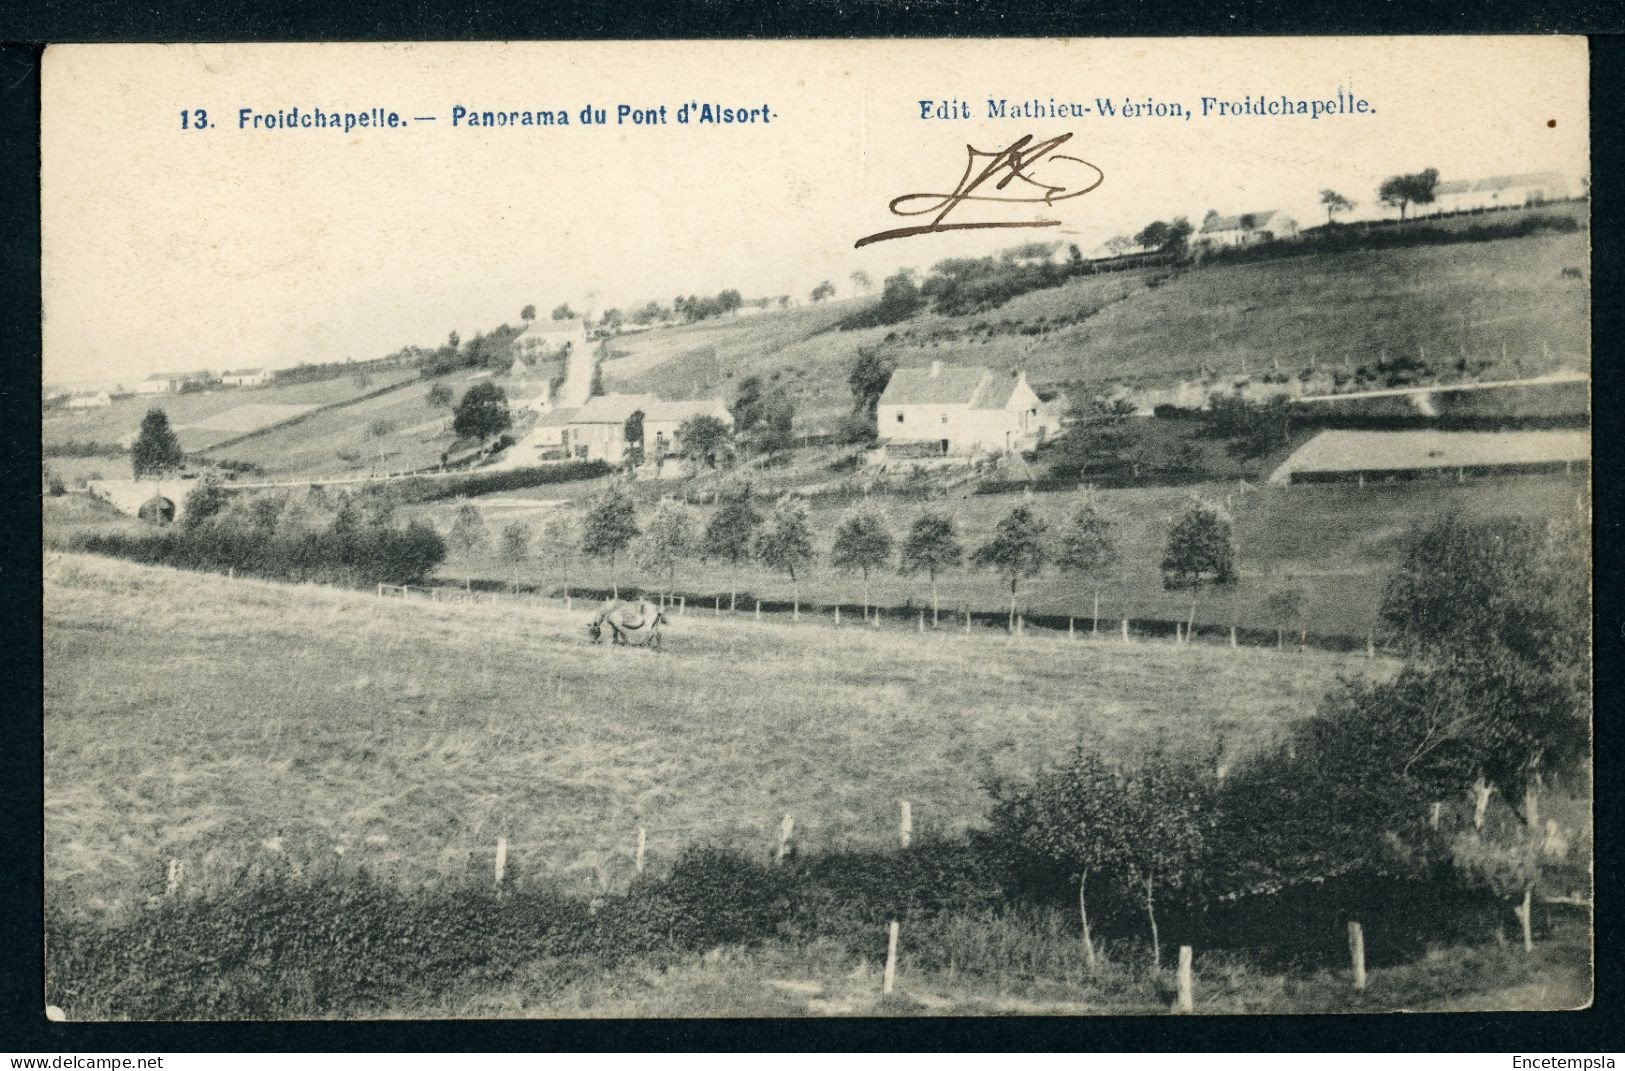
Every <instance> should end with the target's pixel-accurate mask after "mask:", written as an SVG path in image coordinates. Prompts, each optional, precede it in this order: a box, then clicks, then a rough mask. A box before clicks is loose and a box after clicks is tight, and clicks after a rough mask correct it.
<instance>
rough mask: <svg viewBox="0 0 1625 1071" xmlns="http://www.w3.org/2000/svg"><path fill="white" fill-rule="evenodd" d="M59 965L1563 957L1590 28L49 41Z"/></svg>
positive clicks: (450, 989)
mask: <svg viewBox="0 0 1625 1071" xmlns="http://www.w3.org/2000/svg"><path fill="white" fill-rule="evenodd" d="M42 94H43V96H42V100H43V117H42V139H43V140H42V160H43V163H42V187H41V189H42V213H43V215H42V230H43V254H42V256H43V267H42V272H43V287H44V353H43V375H42V389H41V405H42V407H43V412H44V417H43V455H44V457H43V471H42V473H41V490H42V509H43V514H44V530H45V542H46V551H45V570H44V612H45V620H44V644H45V711H44V733H45V739H44V755H45V768H44V773H45V786H44V791H45V799H44V806H45V851H44V867H45V886H46V898H45V901H46V902H45V911H46V933H47V950H46V964H45V992H44V993H43V995H42V996H43V1001H44V1004H45V1005H47V1006H48V1014H49V1015H50V1016H51V1017H52V1018H60V1019H67V1020H69V1021H78V1020H109V1019H117V1020H155V1019H176V1020H215V1019H308V1018H326V1019H331V1018H340V1019H380V1018H435V1019H446V1018H509V1017H514V1018H518V1017H688V1016H707V1017H714V1016H724V1017H736V1016H894V1015H908V1016H913V1015H935V1014H946V1015H1008V1014H1023V1015H1028V1014H1037V1015H1068V1016H1071V1015H1094V1014H1118V1015H1121V1014H1143V1015H1163V1014H1168V1013H1175V1014H1190V1015H1203V1014H1212V1013H1238V1012H1240V1013H1276V1014H1296V1013H1325V1012H1333V1013H1338V1012H1374V1011H1401V1010H1431V1011H1475V1010H1537V1009H1546V1010H1551V1009H1574V1008H1582V1007H1585V1006H1587V1005H1588V1004H1589V1003H1590V1002H1591V999H1592V956H1591V945H1592V934H1593V919H1592V889H1593V884H1592V851H1591V849H1592V824H1591V823H1592V799H1593V796H1592V768H1591V764H1592V748H1591V725H1592V719H1591V712H1592V702H1591V624H1590V622H1591V614H1590V600H1591V594H1590V588H1589V573H1590V560H1591V484H1590V479H1591V473H1590V457H1591V453H1590V373H1591V357H1590V349H1589V339H1590V316H1591V311H1590V293H1591V265H1590V253H1589V249H1590V221H1591V210H1590V201H1589V197H1590V186H1589V181H1590V176H1589V173H1588V168H1589V162H1588V161H1589V144H1588V133H1587V131H1588V127H1589V102H1588V86H1587V45H1586V42H1585V41H1584V40H1582V39H1579V38H1562V37H1475V38H1466V37H1461V38H1450V37H1443V38H1339V39H1330V38H1327V39H1317V38H1277V39H1269V38H1231V39H1161V40H999V41H973V40H908V41H883V40H869V41H835V40H830V41H802V42H788V41H779V42H773V41H716V42H643V43H603V42H600V43H529V44H526V43H510V44H398V45H389V44H356V45H348V44H303V45H205V46H191V45H167V46H156V45H154V46H141V45H95V46H91V45H86V46H68V47H53V48H51V49H49V50H48V51H47V52H46V53H45V57H44V66H43V73H42Z"/></svg>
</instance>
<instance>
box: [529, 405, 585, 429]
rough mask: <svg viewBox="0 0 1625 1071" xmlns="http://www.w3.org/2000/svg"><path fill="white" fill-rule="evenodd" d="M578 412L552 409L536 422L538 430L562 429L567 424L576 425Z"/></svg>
mask: <svg viewBox="0 0 1625 1071" xmlns="http://www.w3.org/2000/svg"><path fill="white" fill-rule="evenodd" d="M575 417H576V411H575V410H574V409H551V410H549V411H548V412H546V413H543V414H542V416H541V418H540V419H538V420H537V421H536V427H538V428H562V427H564V426H565V425H567V424H573V423H575Z"/></svg>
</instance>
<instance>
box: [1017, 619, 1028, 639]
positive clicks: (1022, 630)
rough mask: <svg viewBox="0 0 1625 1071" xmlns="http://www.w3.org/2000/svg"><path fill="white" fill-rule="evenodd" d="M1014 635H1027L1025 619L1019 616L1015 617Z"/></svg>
mask: <svg viewBox="0 0 1625 1071" xmlns="http://www.w3.org/2000/svg"><path fill="white" fill-rule="evenodd" d="M1016 635H1017V636H1025V635H1027V618H1026V617H1024V616H1023V615H1021V614H1017V615H1016Z"/></svg>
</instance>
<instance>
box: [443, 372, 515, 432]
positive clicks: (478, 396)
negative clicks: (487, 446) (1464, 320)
mask: <svg viewBox="0 0 1625 1071" xmlns="http://www.w3.org/2000/svg"><path fill="white" fill-rule="evenodd" d="M512 425H513V415H512V414H511V413H509V412H508V392H507V391H505V390H503V389H502V388H501V387H499V386H497V385H496V384H495V383H492V382H491V381H489V380H481V381H480V382H478V383H476V384H474V385H473V386H472V387H470V388H468V390H467V391H465V392H464V393H463V400H462V401H460V402H458V403H457V410H456V412H455V413H453V414H452V420H451V428H452V431H454V432H456V433H457V435H458V437H459V438H463V439H479V440H481V441H484V440H486V439H490V438H492V437H494V436H497V435H500V434H502V433H503V432H504V431H507V430H508V428H510V427H511V426H512Z"/></svg>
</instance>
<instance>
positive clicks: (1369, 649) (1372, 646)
mask: <svg viewBox="0 0 1625 1071" xmlns="http://www.w3.org/2000/svg"><path fill="white" fill-rule="evenodd" d="M1365 656H1366V658H1368V659H1369V658H1376V657H1377V634H1376V633H1374V632H1368V633H1366V634H1365Z"/></svg>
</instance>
